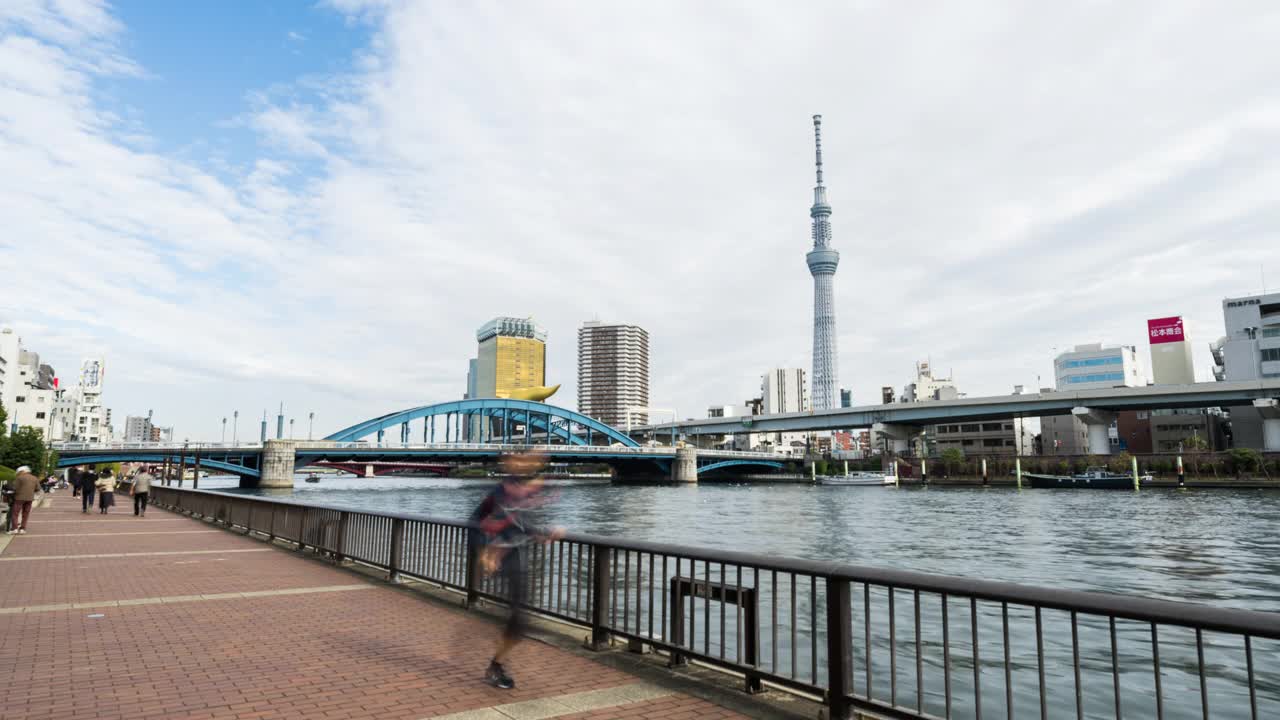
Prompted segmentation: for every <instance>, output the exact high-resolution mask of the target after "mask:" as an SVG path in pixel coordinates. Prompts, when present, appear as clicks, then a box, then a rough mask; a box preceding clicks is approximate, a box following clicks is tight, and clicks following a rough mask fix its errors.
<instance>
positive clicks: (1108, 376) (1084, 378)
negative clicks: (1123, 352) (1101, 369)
mask: <svg viewBox="0 0 1280 720" xmlns="http://www.w3.org/2000/svg"><path fill="white" fill-rule="evenodd" d="M1066 380H1067V383H1068V384H1076V383H1091V382H1115V381H1117V380H1124V373H1122V372H1110V373H1094V374H1092V375H1072V376H1070V377H1068V378H1066Z"/></svg>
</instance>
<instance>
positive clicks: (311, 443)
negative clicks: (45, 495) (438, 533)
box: [53, 440, 787, 460]
mask: <svg viewBox="0 0 1280 720" xmlns="http://www.w3.org/2000/svg"><path fill="white" fill-rule="evenodd" d="M292 442H296V443H299V447H298V448H297V451H300V452H309V451H315V452H323V451H325V450H363V449H367V450H371V451H374V450H486V451H495V450H496V451H516V450H525V449H533V450H543V451H547V452H550V453H555V452H583V453H587V454H632V455H661V456H670V455H672V454H673V453H674V452H675V451H676V450H677V448H673V447H671V446H670V445H658V446H652V447H650V446H643V447H627V446H623V445H619V446H612V445H523V444H519V443H393V442H380V443H377V442H374V443H370V442H362V441H328V440H294V441H292ZM262 447H263V444H262V443H260V442H247V443H245V442H241V443H173V442H107V443H80V442H68V443H53V448H54V449H55V450H71V451H75V450H184V451H186V452H188V453H192V452H195V451H196V450H241V449H244V450H257V449H261V448H262ZM698 451H699V453H702V454H706V455H708V456H710V457H723V458H740V459H744V460H748V459H749V460H777V459H780V458H785V457H787V456H785V455H779V454H777V453H766V452H754V451H744V450H707V449H698Z"/></svg>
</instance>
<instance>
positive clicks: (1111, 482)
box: [1022, 467, 1151, 490]
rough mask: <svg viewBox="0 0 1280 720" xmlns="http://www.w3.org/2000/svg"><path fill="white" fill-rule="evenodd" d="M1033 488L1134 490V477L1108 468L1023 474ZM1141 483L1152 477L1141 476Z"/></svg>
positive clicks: (1139, 478) (1148, 480) (1139, 477)
mask: <svg viewBox="0 0 1280 720" xmlns="http://www.w3.org/2000/svg"><path fill="white" fill-rule="evenodd" d="M1022 477H1023V478H1026V479H1029V480H1030V481H1031V487H1033V488H1041V489H1056V488H1079V489H1081V490H1132V489H1133V475H1131V474H1128V473H1113V472H1111V471H1109V470H1107V469H1106V468H1101V467H1091V468H1088V469H1086V470H1085V471H1084V472H1082V473H1076V474H1075V475H1040V474H1038V473H1023V474H1022ZM1138 480H1139V482H1143V483H1145V482H1150V480H1151V476H1150V475H1139V476H1138Z"/></svg>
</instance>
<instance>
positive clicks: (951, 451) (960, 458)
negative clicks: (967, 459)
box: [940, 447, 964, 475]
mask: <svg viewBox="0 0 1280 720" xmlns="http://www.w3.org/2000/svg"><path fill="white" fill-rule="evenodd" d="M940 457H941V458H942V464H943V466H944V467H946V469H947V474H948V475H950V474H951V472H952V471H953V470H955V468H956V466H957V465H960V464H961V463H963V462H964V451H963V450H961V449H960V448H954V447H953V448H947V449H946V450H943V451H942V455H941V456H940Z"/></svg>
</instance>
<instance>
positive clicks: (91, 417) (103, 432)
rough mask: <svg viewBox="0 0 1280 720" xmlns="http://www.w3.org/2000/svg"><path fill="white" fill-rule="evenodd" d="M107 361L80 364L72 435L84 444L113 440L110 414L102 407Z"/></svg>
mask: <svg viewBox="0 0 1280 720" xmlns="http://www.w3.org/2000/svg"><path fill="white" fill-rule="evenodd" d="M105 376H106V361H104V360H103V359H102V358H88V359H86V360H85V361H84V362H83V363H81V364H80V381H79V383H78V384H77V385H76V388H75V395H76V421H75V426H74V428H73V430H72V434H73V435H74V436H75V437H76V439H77V440H80V441H82V442H106V441H108V440H110V439H111V421H110V413H109V412H108V411H107V409H106V408H104V407H103V406H102V385H103V380H104V378H105Z"/></svg>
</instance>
